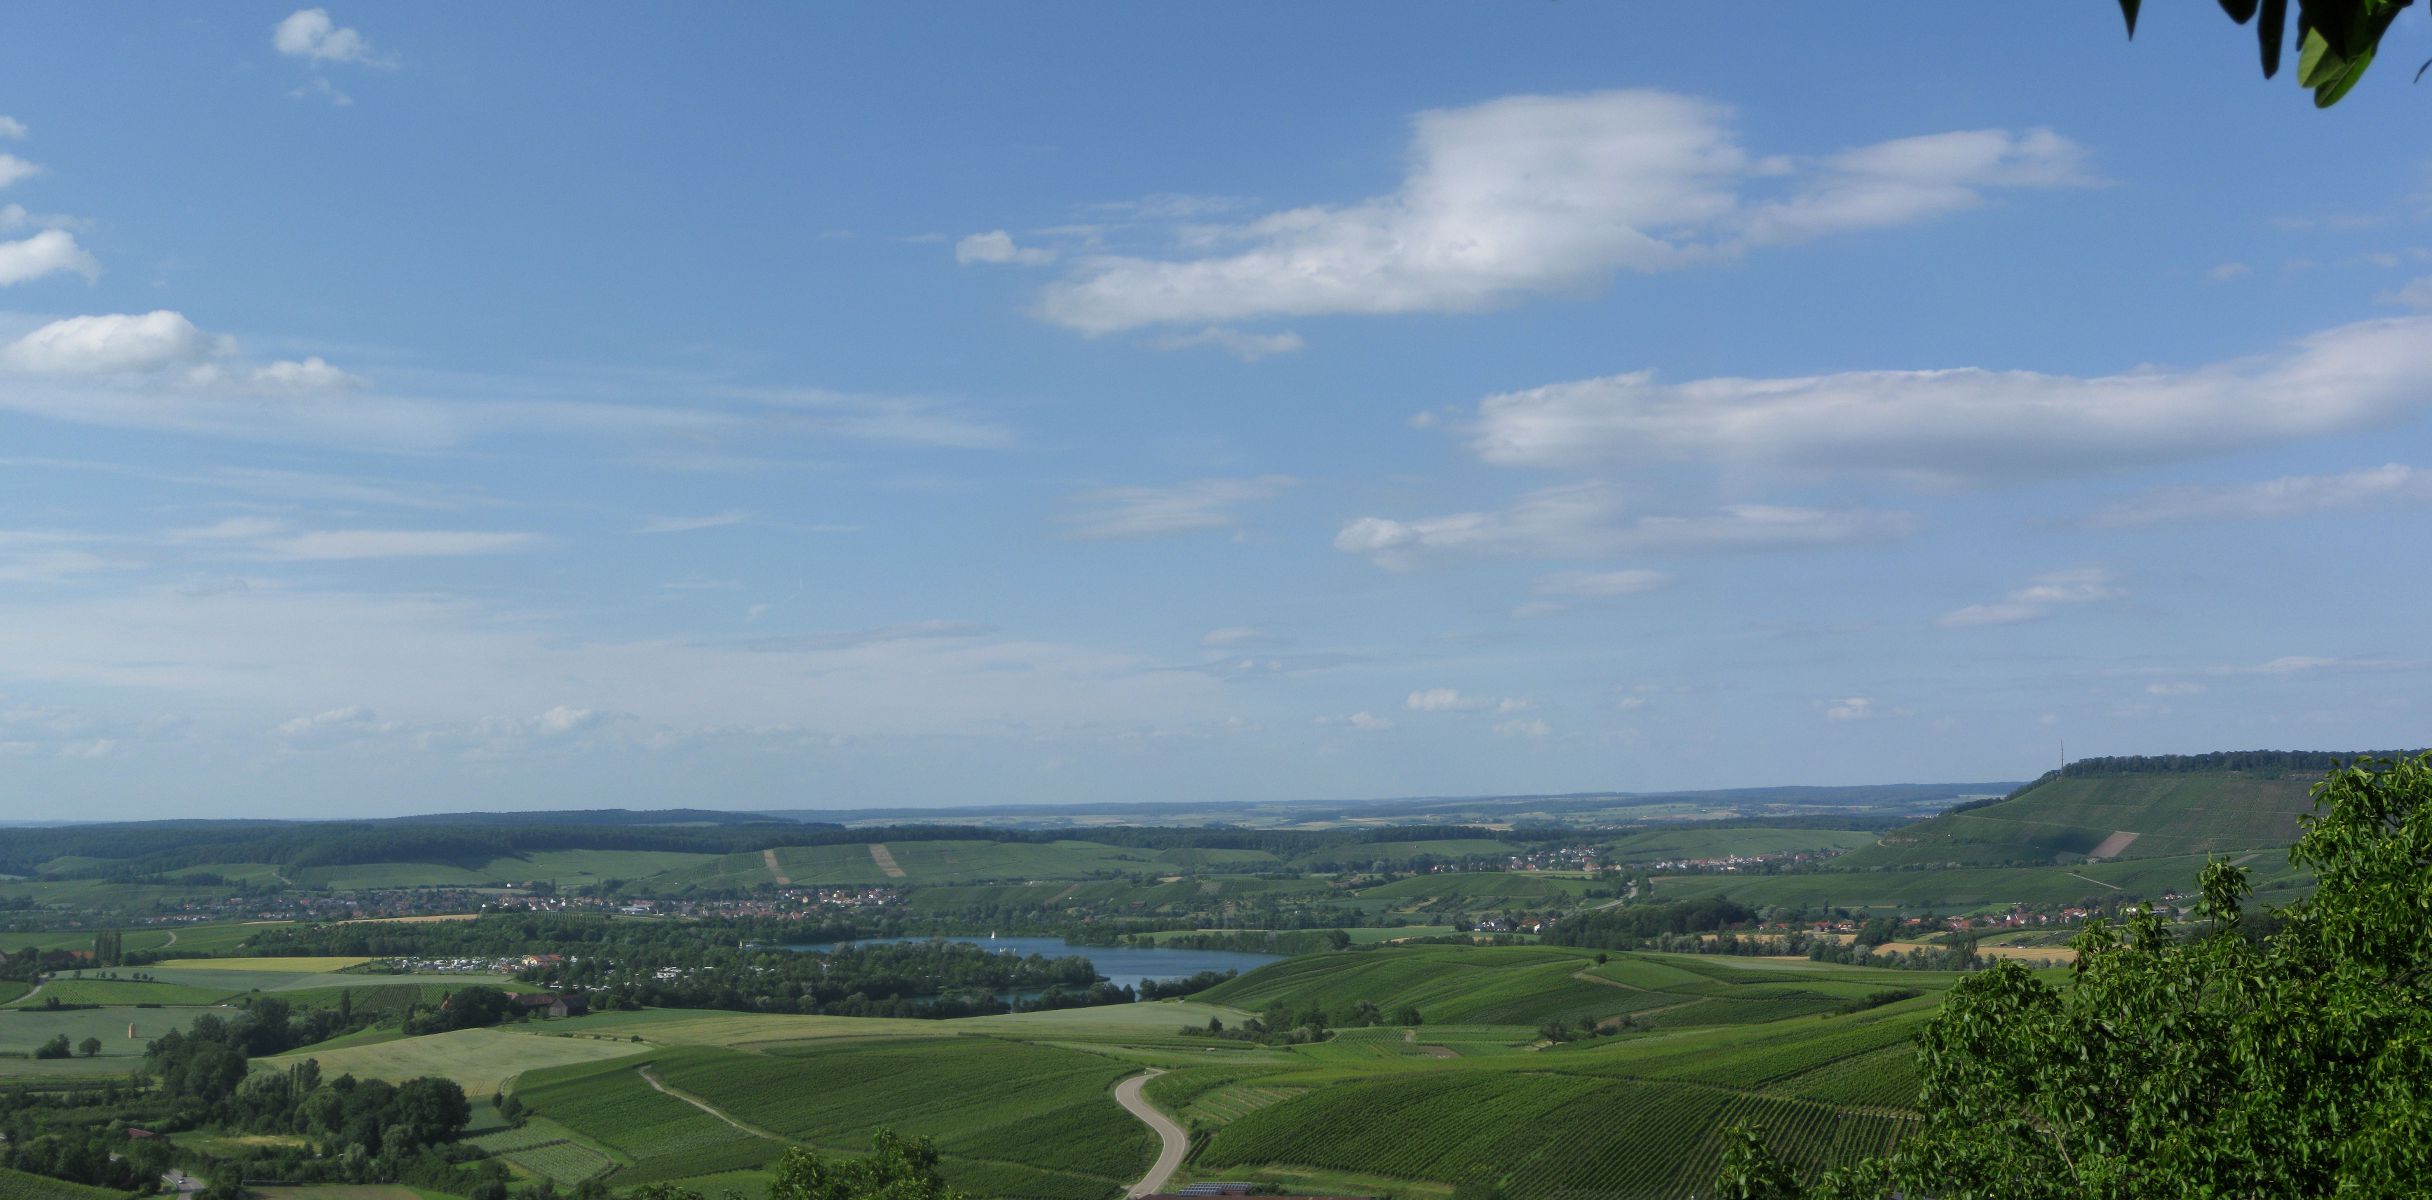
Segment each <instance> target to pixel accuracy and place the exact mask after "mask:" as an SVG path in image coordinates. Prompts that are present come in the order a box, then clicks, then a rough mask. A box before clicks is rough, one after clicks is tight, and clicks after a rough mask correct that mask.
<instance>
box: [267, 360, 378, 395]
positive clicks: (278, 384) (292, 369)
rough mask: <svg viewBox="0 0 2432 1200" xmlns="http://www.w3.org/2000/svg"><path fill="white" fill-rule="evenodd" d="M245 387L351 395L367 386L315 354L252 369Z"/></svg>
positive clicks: (364, 382)
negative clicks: (351, 392) (350, 393)
mask: <svg viewBox="0 0 2432 1200" xmlns="http://www.w3.org/2000/svg"><path fill="white" fill-rule="evenodd" d="M245 383H246V386H247V387H248V388H249V389H251V390H252V391H255V392H264V393H279V394H284V395H311V394H314V393H318V392H350V391H354V390H355V389H357V388H361V387H364V386H367V383H368V381H366V380H365V379H364V378H363V377H362V376H360V375H352V374H348V373H347V372H345V371H341V370H339V369H338V368H336V367H333V366H331V365H329V364H328V363H327V362H325V361H323V360H322V359H321V357H320V356H318V355H314V356H311V357H308V358H306V359H304V360H303V361H302V362H285V361H282V362H274V363H265V364H263V365H262V366H258V367H255V368H254V369H253V370H252V371H250V372H247V373H246V375H245Z"/></svg>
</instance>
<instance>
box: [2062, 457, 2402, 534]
mask: <svg viewBox="0 0 2432 1200" xmlns="http://www.w3.org/2000/svg"><path fill="white" fill-rule="evenodd" d="M2420 504H2432V476H2428V475H2426V474H2425V473H2424V472H2421V471H2417V470H2415V469H2414V468H2412V467H2408V466H2404V465H2401V464H2399V463H2385V464H2383V465H2381V466H2378V467H2367V468H2363V469H2361V470H2355V471H2347V472H2344V473H2341V474H2338V475H2283V476H2281V477H2280V478H2278V479H2271V480H2266V481H2264V482H2262V483H2245V484H2232V485H2229V486H2226V487H2202V486H2195V485H2182V486H2177V487H2163V488H2155V489H2153V490H2151V491H2147V492H2144V493H2141V494H2139V495H2136V496H2131V497H2129V498H2128V499H2125V500H2122V501H2120V502H2119V503H2117V504H2114V505H2112V506H2110V507H2109V508H2106V509H2103V510H2102V511H2101V512H2098V513H2095V514H2094V515H2093V516H2091V517H2088V518H2086V522H2085V523H2086V524H2088V525H2094V526H2123V525H2158V524H2162V523H2165V522H2173V521H2253V520H2265V519H2270V518H2275V517H2297V516H2308V515H2311V514H2314V513H2326V512H2355V511H2361V510H2365V509H2375V508H2397V507H2402V506H2412V505H2420Z"/></svg>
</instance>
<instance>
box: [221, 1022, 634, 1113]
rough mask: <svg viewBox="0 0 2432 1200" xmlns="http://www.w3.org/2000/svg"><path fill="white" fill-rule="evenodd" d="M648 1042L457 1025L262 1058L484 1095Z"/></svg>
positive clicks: (622, 1054)
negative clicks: (428, 1081) (437, 1080)
mask: <svg viewBox="0 0 2432 1200" xmlns="http://www.w3.org/2000/svg"><path fill="white" fill-rule="evenodd" d="M644 1049H646V1047H643V1046H637V1045H635V1044H633V1043H632V1042H629V1041H624V1040H621V1039H602V1038H588V1037H549V1036H545V1035H540V1034H535V1033H527V1032H514V1031H506V1030H498V1029H459V1030H456V1031H455V1032H453V1033H435V1034H431V1035H429V1036H427V1037H417V1038H404V1039H401V1040H398V1041H390V1042H377V1043H372V1044H368V1045H356V1046H350V1047H346V1048H342V1049H335V1050H331V1049H323V1048H319V1047H315V1048H314V1049H313V1051H312V1052H311V1053H310V1054H303V1053H295V1054H285V1055H280V1056H277V1057H274V1058H266V1059H262V1060H260V1061H261V1062H262V1063H263V1064H264V1065H267V1066H272V1067H284V1066H287V1065H288V1064H290V1063H291V1062H297V1061H301V1060H302V1059H304V1058H307V1057H310V1058H317V1059H319V1060H320V1062H321V1071H322V1073H323V1074H325V1075H328V1076H330V1077H332V1078H335V1077H336V1076H339V1075H356V1076H360V1077H363V1078H366V1079H385V1080H388V1081H389V1082H391V1083H395V1082H398V1081H401V1080H406V1079H412V1078H415V1077H416V1076H421V1075H437V1076H440V1077H442V1078H446V1079H453V1080H455V1081H456V1082H457V1083H459V1084H462V1085H463V1086H464V1090H465V1094H467V1095H471V1096H486V1095H488V1094H490V1093H491V1092H493V1091H496V1090H498V1087H499V1085H501V1084H503V1083H505V1082H506V1081H507V1080H509V1079H513V1078H514V1077H516V1076H517V1075H520V1074H522V1073H523V1072H526V1071H532V1070H537V1069H539V1068H542V1067H556V1066H563V1065H565V1064H568V1063H590V1062H598V1061H600V1060H602V1059H613V1058H630V1057H632V1056H633V1055H635V1054H637V1053H640V1052H642V1051H643V1050H644Z"/></svg>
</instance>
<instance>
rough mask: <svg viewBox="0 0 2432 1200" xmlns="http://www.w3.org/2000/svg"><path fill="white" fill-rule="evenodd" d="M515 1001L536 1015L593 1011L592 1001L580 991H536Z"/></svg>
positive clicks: (558, 1015)
mask: <svg viewBox="0 0 2432 1200" xmlns="http://www.w3.org/2000/svg"><path fill="white" fill-rule="evenodd" d="M515 1003H517V1004H519V1005H521V1006H523V1010H524V1011H525V1012H528V1013H531V1014H532V1015H534V1016H547V1017H579V1016H581V1015H583V1014H584V1013H587V1012H590V1011H591V1001H590V1000H589V999H588V998H587V997H585V996H583V995H582V994H581V993H578V992H566V993H563V994H560V993H557V992H535V993H533V994H531V995H529V996H517V997H516V998H515Z"/></svg>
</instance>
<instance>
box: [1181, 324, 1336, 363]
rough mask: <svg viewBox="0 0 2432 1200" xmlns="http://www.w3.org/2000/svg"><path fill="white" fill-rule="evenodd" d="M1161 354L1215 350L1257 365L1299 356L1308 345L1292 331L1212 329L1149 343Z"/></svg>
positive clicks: (1216, 326)
mask: <svg viewBox="0 0 2432 1200" xmlns="http://www.w3.org/2000/svg"><path fill="white" fill-rule="evenodd" d="M1149 344H1150V345H1152V346H1155V347H1156V348H1157V349H1159V350H1188V349H1190V348H1192V347H1194V346H1214V347H1215V348H1217V349H1219V350H1222V351H1224V352H1225V353H1227V354H1230V355H1232V356H1233V357H1235V358H1238V359H1240V360H1241V361H1243V362H1257V361H1258V360H1259V359H1262V358H1267V357H1270V356H1273V355H1277V354H1298V353H1300V352H1301V351H1302V350H1304V349H1307V348H1308V345H1309V343H1307V342H1305V341H1302V340H1301V336H1300V335H1299V334H1297V333H1293V332H1292V331H1290V330H1285V331H1284V332H1282V333H1249V332H1245V331H1243V330H1239V329H1226V328H1224V327H1222V326H1218V325H1210V326H1208V327H1207V328H1205V329H1202V330H1200V331H1199V332H1197V333H1175V334H1167V335H1166V336H1164V337H1160V338H1158V339H1156V340H1155V341H1152V342H1150V343H1149Z"/></svg>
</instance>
